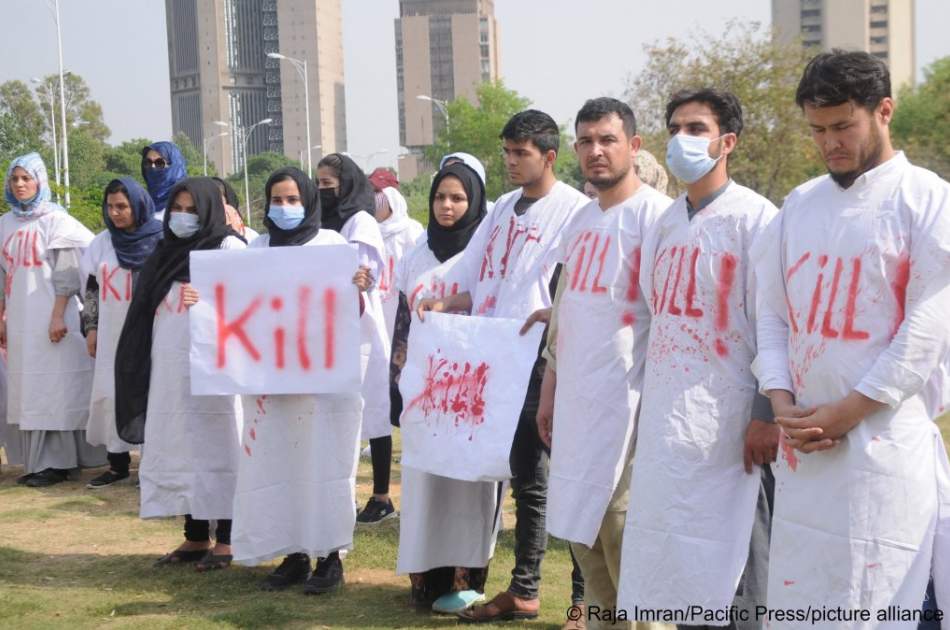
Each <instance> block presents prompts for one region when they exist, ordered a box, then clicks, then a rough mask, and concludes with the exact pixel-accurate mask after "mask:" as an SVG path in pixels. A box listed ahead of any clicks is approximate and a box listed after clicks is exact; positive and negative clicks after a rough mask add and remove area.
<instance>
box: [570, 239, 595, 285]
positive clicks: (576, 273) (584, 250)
mask: <svg viewBox="0 0 950 630" xmlns="http://www.w3.org/2000/svg"><path fill="white" fill-rule="evenodd" d="M590 237H591V233H590V232H584V234H583V235H582V236H581V237H580V238H579V239H578V240H579V241H580V243H581V248H580V255H579V256H578V257H577V266H576V267H575V268H574V275H573V277H571V291H575V290H577V281H578V280H580V278H581V267H583V266H584V259H585V258H586V257H587V246H586V245H585V243H587V241H588V240H589V239H590Z"/></svg>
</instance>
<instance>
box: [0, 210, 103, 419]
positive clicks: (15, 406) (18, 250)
mask: <svg viewBox="0 0 950 630" xmlns="http://www.w3.org/2000/svg"><path fill="white" fill-rule="evenodd" d="M92 238H93V235H92V232H90V231H89V230H87V229H86V228H85V227H83V225H82V224H81V223H79V221H77V220H76V219H74V218H73V217H71V216H69V215H68V214H66V213H65V212H59V211H55V212H48V213H46V214H43V215H40V216H32V217H26V218H22V217H18V216H16V215H15V214H14V213H13V212H7V213H6V214H4V215H3V216H0V244H2V256H0V266H2V267H3V270H4V272H5V273H6V278H7V281H6V286H5V287H4V297H5V302H6V321H7V422H9V423H10V424H17V425H19V427H20V430H21V431H75V430H82V429H85V428H86V421H87V420H88V417H89V391H90V389H91V387H92V370H93V364H92V359H91V358H90V357H89V354H88V353H87V352H86V340H85V339H84V338H83V336H82V333H81V332H80V327H79V300H78V299H77V298H76V297H70V298H69V301H68V302H67V305H66V312H65V321H66V328H67V329H68V332H67V333H66V336H65V337H63V339H61V340H60V341H59V342H58V343H51V342H50V340H49V323H50V315H51V313H52V312H53V303H54V301H55V299H56V294H55V291H54V289H53V281H52V277H53V268H52V267H51V266H50V259H49V252H50V251H52V250H55V249H76V248H84V247H86V246H87V245H89V242H90V241H91V240H92Z"/></svg>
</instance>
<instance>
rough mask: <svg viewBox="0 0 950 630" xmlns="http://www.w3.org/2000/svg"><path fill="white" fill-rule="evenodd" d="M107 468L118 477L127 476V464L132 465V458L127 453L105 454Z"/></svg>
mask: <svg viewBox="0 0 950 630" xmlns="http://www.w3.org/2000/svg"><path fill="white" fill-rule="evenodd" d="M106 457H107V458H108V460H109V468H111V469H112V470H113V472H117V473H119V474H120V475H127V474H129V464H131V463H132V456H131V455H129V454H128V453H107V454H106Z"/></svg>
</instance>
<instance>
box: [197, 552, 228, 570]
mask: <svg viewBox="0 0 950 630" xmlns="http://www.w3.org/2000/svg"><path fill="white" fill-rule="evenodd" d="M233 558H234V557H233V556H232V555H231V554H224V555H220V556H216V555H214V552H213V551H208V552H207V553H206V554H205V555H204V556H203V557H202V558H201V560H199V561H198V564H196V565H195V571H198V572H199V573H204V572H206V571H219V570H221V569H227V568H228V567H229V566H231V560H233Z"/></svg>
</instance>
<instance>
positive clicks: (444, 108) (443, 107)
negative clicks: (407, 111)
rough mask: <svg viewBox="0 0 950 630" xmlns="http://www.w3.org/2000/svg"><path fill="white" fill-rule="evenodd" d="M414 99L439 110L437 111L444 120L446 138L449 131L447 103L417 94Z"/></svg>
mask: <svg viewBox="0 0 950 630" xmlns="http://www.w3.org/2000/svg"><path fill="white" fill-rule="evenodd" d="M416 98H417V99H418V100H420V101H428V102H430V103H433V104H434V105H435V106H436V107H438V108H439V111H440V112H442V117H443V118H445V135H446V136H448V135H449V132H450V131H451V130H452V129H451V124H450V123H449V109H448V105H449V104H448V103H447V102H446V101H443V100H439V99H437V98H432V97H431V96H428V95H426V94H419V95H418V96H416Z"/></svg>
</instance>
